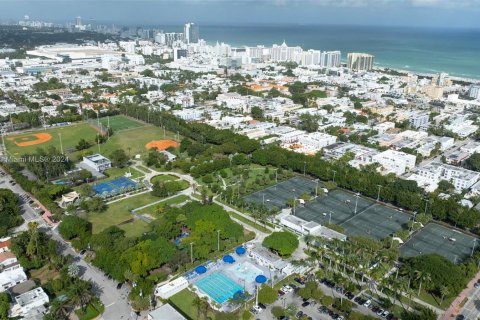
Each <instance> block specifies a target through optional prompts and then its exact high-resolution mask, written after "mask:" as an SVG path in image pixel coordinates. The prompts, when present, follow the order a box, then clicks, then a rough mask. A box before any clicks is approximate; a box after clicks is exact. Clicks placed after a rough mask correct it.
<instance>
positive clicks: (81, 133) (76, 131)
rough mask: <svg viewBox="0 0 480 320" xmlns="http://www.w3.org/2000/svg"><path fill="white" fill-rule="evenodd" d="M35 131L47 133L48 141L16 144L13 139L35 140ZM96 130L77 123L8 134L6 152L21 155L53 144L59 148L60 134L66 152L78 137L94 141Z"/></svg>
mask: <svg viewBox="0 0 480 320" xmlns="http://www.w3.org/2000/svg"><path fill="white" fill-rule="evenodd" d="M36 133H47V134H49V135H51V137H52V138H51V139H50V140H49V141H46V142H43V143H41V144H37V145H32V146H24V147H21V146H17V145H16V144H15V141H16V142H17V143H18V142H21V141H22V140H35V138H34V136H33V134H36ZM97 133H98V131H97V130H95V129H94V128H92V127H91V126H90V125H89V124H87V123H84V122H82V123H78V124H74V125H70V126H65V127H58V128H52V129H47V130H37V131H32V132H29V133H23V134H18V135H9V136H6V137H5V144H6V147H7V150H8V152H9V153H10V154H11V155H13V156H16V155H22V154H26V153H33V152H35V151H36V150H37V148H44V149H45V148H47V147H50V146H54V147H55V148H57V149H58V150H60V136H59V134H61V138H62V144H63V150H64V151H65V152H67V153H68V150H69V149H72V148H75V147H76V145H77V144H78V141H80V139H82V138H83V139H85V140H87V141H94V140H95V137H96V135H97Z"/></svg>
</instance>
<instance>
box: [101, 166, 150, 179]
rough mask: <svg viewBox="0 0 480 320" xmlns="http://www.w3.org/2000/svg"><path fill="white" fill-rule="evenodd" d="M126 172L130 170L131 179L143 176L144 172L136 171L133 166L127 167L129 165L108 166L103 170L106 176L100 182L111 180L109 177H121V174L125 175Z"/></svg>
mask: <svg viewBox="0 0 480 320" xmlns="http://www.w3.org/2000/svg"><path fill="white" fill-rule="evenodd" d="M127 172H130V173H131V174H132V176H131V177H130V178H131V179H135V178H138V177H143V176H144V174H143V173H142V172H140V171H138V170H136V169H134V168H129V167H125V168H110V169H107V170H105V173H106V175H107V176H108V178H107V179H103V180H101V182H103V181H107V180H111V179H115V178H118V177H123V176H125V173H127Z"/></svg>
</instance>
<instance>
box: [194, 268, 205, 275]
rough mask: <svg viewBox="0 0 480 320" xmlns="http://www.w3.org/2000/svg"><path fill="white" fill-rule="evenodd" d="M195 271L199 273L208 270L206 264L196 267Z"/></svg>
mask: <svg viewBox="0 0 480 320" xmlns="http://www.w3.org/2000/svg"><path fill="white" fill-rule="evenodd" d="M195 272H196V273H198V274H202V273H205V272H207V268H205V267H204V266H198V267H196V268H195Z"/></svg>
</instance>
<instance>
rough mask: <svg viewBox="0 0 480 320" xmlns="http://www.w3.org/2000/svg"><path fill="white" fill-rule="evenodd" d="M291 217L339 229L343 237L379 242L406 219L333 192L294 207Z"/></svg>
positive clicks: (370, 202)
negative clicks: (293, 215) (342, 231)
mask: <svg viewBox="0 0 480 320" xmlns="http://www.w3.org/2000/svg"><path fill="white" fill-rule="evenodd" d="M355 207H356V208H357V209H356V211H355ZM355 212H356V214H355ZM295 215H296V216H298V217H299V218H301V219H303V220H306V221H315V222H318V223H320V224H322V225H326V224H330V223H331V224H337V225H340V226H342V227H344V228H345V230H346V233H347V235H364V236H370V237H372V238H375V239H383V238H385V237H388V236H390V235H391V234H393V233H394V232H396V231H397V230H400V229H402V228H405V227H406V225H407V223H408V221H409V219H410V215H409V214H407V213H404V212H402V211H399V210H395V209H392V208H389V207H386V206H384V205H382V204H380V203H377V202H375V201H373V200H370V199H367V198H363V197H361V196H360V197H358V199H357V196H356V195H355V194H353V193H350V192H346V191H343V190H334V191H332V192H329V193H328V194H325V195H323V196H321V197H318V198H317V199H315V200H313V201H312V202H309V203H307V204H306V205H305V206H303V207H298V208H297V209H296V210H295Z"/></svg>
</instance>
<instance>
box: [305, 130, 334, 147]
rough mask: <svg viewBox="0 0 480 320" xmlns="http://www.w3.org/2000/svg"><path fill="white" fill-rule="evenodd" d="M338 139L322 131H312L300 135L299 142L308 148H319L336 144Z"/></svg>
mask: <svg viewBox="0 0 480 320" xmlns="http://www.w3.org/2000/svg"><path fill="white" fill-rule="evenodd" d="M336 141H337V137H336V136H332V135H329V134H326V133H321V132H312V133H309V134H306V135H303V136H299V137H298V142H299V143H300V144H302V145H303V146H305V147H306V148H308V149H313V150H319V149H321V148H323V147H326V146H329V145H331V144H334V143H335V142H336Z"/></svg>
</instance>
